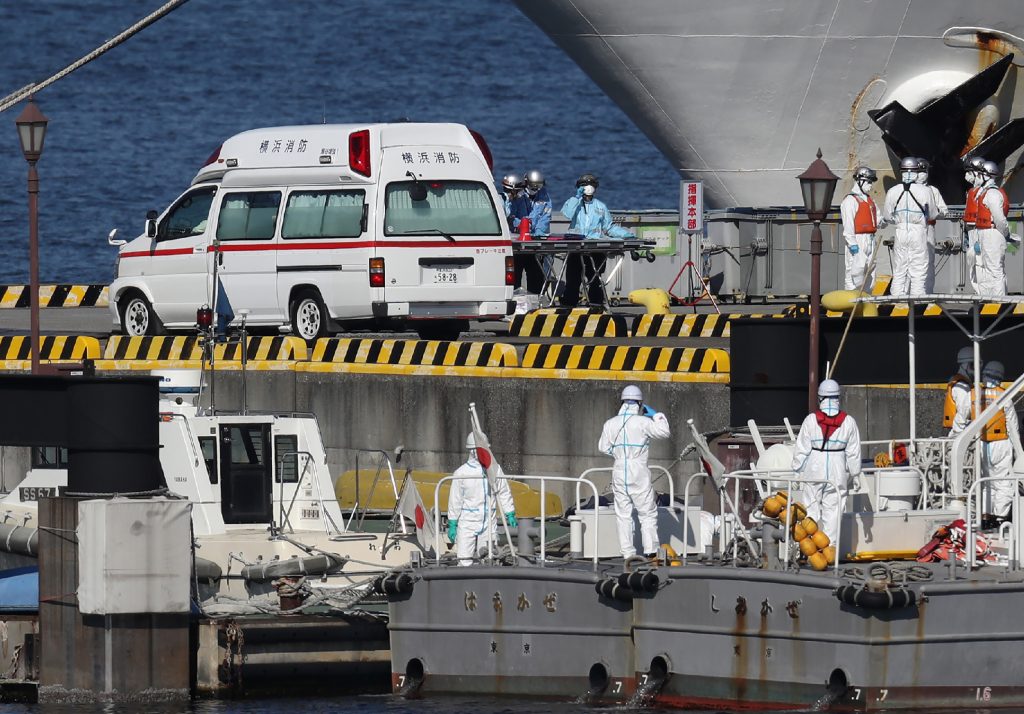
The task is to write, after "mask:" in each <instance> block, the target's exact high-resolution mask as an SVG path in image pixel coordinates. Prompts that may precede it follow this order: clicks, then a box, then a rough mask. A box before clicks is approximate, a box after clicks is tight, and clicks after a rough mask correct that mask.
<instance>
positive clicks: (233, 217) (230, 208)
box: [217, 191, 281, 240]
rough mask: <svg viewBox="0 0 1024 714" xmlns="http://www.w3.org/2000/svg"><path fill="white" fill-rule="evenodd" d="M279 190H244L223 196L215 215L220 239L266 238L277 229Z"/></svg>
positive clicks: (279, 201) (272, 235) (272, 234)
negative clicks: (218, 211)
mask: <svg viewBox="0 0 1024 714" xmlns="http://www.w3.org/2000/svg"><path fill="white" fill-rule="evenodd" d="M280 208H281V192H280V191H246V192H245V193H229V194H226V195H225V196H224V201H223V202H222V203H221V205H220V215H219V216H217V237H218V238H219V239H220V240H270V239H271V238H273V237H274V232H275V231H276V230H277V214H278V211H279V210H280Z"/></svg>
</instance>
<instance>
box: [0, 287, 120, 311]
mask: <svg viewBox="0 0 1024 714" xmlns="http://www.w3.org/2000/svg"><path fill="white" fill-rule="evenodd" d="M31 295H32V293H31V291H30V290H29V289H28V285H0V308H14V307H29V302H30V298H31ZM109 304H110V302H109V298H108V294H107V286H106V285H73V284H70V283H60V284H58V285H40V286H39V307H107V306H109Z"/></svg>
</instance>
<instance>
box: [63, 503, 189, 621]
mask: <svg viewBox="0 0 1024 714" xmlns="http://www.w3.org/2000/svg"><path fill="white" fill-rule="evenodd" d="M191 518H192V504H191V503H189V502H188V501H185V500H180V499H168V498H151V499H130V498H113V499H103V500H95V501H82V502H81V503H79V504H78V532H77V534H78V609H79V610H80V611H81V612H82V613H83V614H86V615H114V614H146V613H187V612H188V611H189V592H190V591H189V581H190V579H191V573H192V546H191V539H192V535H191V528H190V523H191Z"/></svg>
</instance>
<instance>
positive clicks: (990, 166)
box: [981, 161, 1002, 179]
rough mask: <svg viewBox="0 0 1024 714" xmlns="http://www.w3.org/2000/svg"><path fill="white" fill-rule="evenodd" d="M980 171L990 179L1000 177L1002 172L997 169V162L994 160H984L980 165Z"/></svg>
mask: <svg viewBox="0 0 1024 714" xmlns="http://www.w3.org/2000/svg"><path fill="white" fill-rule="evenodd" d="M981 173H982V174H983V175H984V176H987V177H988V178H990V179H997V178H1000V177H1002V172H1001V171H1000V170H999V164H997V163H996V162H995V161H986V162H984V163H983V164H982V165H981Z"/></svg>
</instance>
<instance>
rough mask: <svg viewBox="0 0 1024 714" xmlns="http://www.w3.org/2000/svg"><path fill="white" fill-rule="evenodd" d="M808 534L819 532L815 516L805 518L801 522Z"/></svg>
mask: <svg viewBox="0 0 1024 714" xmlns="http://www.w3.org/2000/svg"><path fill="white" fill-rule="evenodd" d="M800 525H801V526H802V527H803V529H804V531H805V532H806V533H807V535H809V536H812V535H814V534H815V533H817V532H818V524H817V522H816V521H815V520H814V519H813V518H810V517H808V518H805V519H803V520H802V521H801V522H800Z"/></svg>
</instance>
